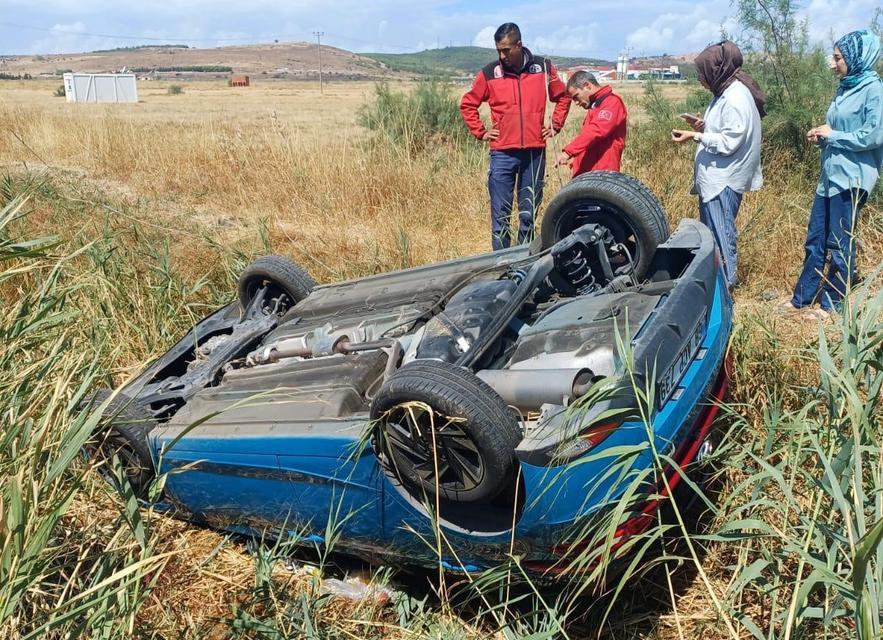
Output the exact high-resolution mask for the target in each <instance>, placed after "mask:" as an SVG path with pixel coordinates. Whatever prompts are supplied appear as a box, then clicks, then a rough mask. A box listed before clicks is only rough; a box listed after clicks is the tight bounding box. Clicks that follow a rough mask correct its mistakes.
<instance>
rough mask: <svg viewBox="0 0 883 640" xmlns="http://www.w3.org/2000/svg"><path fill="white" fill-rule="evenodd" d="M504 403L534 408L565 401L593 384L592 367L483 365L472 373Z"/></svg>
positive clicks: (521, 407)
mask: <svg viewBox="0 0 883 640" xmlns="http://www.w3.org/2000/svg"><path fill="white" fill-rule="evenodd" d="M475 375H476V376H478V377H479V378H481V379H482V380H484V381H485V382H486V383H487V384H488V386H490V387H491V389H493V390H494V391H496V392H497V393H498V394H499V395H500V397H501V398H503V400H504V401H505V402H506V404H509V405H512V406H514V407H517V408H519V409H523V410H537V409H539V408H540V407H541V406H542V405H544V404H547V403H548V404H565V403H567V402H570V401H571V400H575V399H576V398H579V397H580V396H582V395H583V394H585V393H586V391H588V390H589V388H590V387H591V386H592V379H593V378H594V377H595V374H594V373H593V372H592V370H591V369H482V370H481V371H478V372H476V374H475Z"/></svg>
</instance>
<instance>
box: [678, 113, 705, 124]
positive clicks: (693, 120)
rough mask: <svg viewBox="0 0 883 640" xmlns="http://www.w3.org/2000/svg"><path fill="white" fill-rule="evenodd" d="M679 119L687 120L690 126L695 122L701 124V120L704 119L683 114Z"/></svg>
mask: <svg viewBox="0 0 883 640" xmlns="http://www.w3.org/2000/svg"><path fill="white" fill-rule="evenodd" d="M678 117H679V118H682V119H684V120H686V121H687V122H689V123H690V124H693V123H694V122H699V121H700V120H702V118H700V117H699V116H694V115H693V114H692V113H682V114H680V115H678Z"/></svg>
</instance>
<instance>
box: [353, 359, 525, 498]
mask: <svg viewBox="0 0 883 640" xmlns="http://www.w3.org/2000/svg"><path fill="white" fill-rule="evenodd" d="M371 418H372V420H373V421H374V424H375V429H376V430H375V432H374V446H375V450H376V451H377V453H378V456H379V458H380V460H381V462H382V464H383V465H384V466H385V467H386V468H387V469H388V470H389V471H390V472H391V473H393V474H394V475H395V476H396V477H397V478H398V479H399V480H400V481H401V482H402V484H403V485H404V486H405V488H406V489H408V491H409V492H410V493H412V495H414V496H416V497H418V498H423V497H424V496H435V495H436V494H437V495H438V496H439V497H440V498H442V499H444V500H448V501H452V502H460V503H485V502H489V501H491V500H493V499H494V498H495V497H496V496H497V495H498V494H499V493H500V492H501V491H502V490H503V488H504V487H505V486H506V484H507V482H511V479H512V477H513V475H514V471H515V469H516V459H515V447H516V446H517V445H518V443H519V442H520V441H521V438H522V434H521V429H520V427H519V424H518V421H517V420H516V419H515V416H514V415H513V414H512V412H511V411H510V410H509V407H507V406H506V403H505V402H504V401H503V399H502V398H501V397H500V396H499V395H498V394H497V393H496V392H495V391H494V390H493V389H491V388H490V387H489V386H488V385H487V384H486V383H485V382H483V381H482V380H480V379H478V378H477V377H476V376H475V375H474V374H473V373H472V372H471V371H468V370H466V369H463V368H461V367H457V366H455V365H452V364H449V363H447V362H437V361H434V360H424V361H419V360H418V361H415V362H412V363H410V364H408V365H406V366H404V367H402V368H401V369H399V370H398V371H396V372H395V373H394V374H393V375H391V376H390V377H389V378H388V379H387V380H386V381H385V382H384V383H383V385H382V386H381V387H380V389H379V390H378V392H377V394H376V395H375V396H374V400H373V401H372V403H371Z"/></svg>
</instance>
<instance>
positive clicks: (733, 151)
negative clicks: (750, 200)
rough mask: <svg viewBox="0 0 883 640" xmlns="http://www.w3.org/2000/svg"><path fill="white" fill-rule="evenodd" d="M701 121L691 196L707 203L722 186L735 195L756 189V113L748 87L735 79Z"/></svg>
mask: <svg viewBox="0 0 883 640" xmlns="http://www.w3.org/2000/svg"><path fill="white" fill-rule="evenodd" d="M704 120H705V131H704V132H703V133H702V135H701V136H700V139H699V143H698V148H697V149H696V164H695V167H694V173H693V184H694V187H693V188H694V193H698V194H699V196H700V197H701V198H702V201H703V202H708V201H709V200H713V199H714V198H715V197H716V196H718V195H719V194H720V193H721V191H723V190H724V188H725V187H729V188H730V189H732V190H733V191H736V192H737V193H745V192H746V191H757V190H758V189H760V188H761V187H762V186H763V173H762V172H761V168H760V113H758V111H757V105H755V104H754V97H753V96H752V95H751V92H750V91H749V90H748V87H746V86H745V85H744V84H742V83H741V82H739V81H738V80H736V81H735V82H734V83H733V84H731V85H730V86H729V87H727V88H726V89H724V92H723V93H722V94H721V95H720V97H717V98H714V99H713V100H712V101H711V104H710V105H708V109H706V110H705V117H704Z"/></svg>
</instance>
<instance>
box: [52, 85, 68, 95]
mask: <svg viewBox="0 0 883 640" xmlns="http://www.w3.org/2000/svg"><path fill="white" fill-rule="evenodd" d="M52 95H54V96H55V97H56V98H63V97H64V96H65V95H66V94H65V92H64V85H63V84H60V85H58V86H57V87H55V91H53V92H52Z"/></svg>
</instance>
